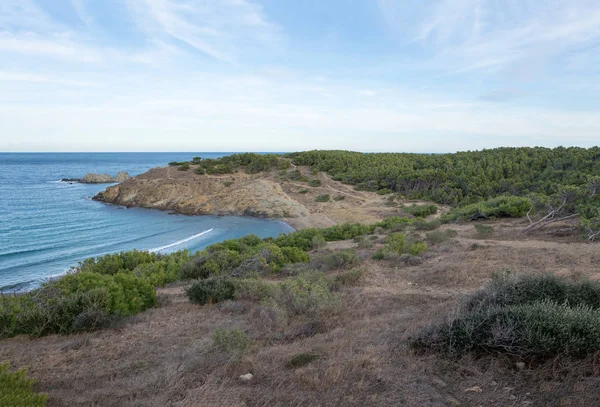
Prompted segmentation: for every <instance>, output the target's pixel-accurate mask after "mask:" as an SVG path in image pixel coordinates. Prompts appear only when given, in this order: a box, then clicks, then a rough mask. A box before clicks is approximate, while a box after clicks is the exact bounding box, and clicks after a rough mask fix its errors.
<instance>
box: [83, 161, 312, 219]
mask: <svg viewBox="0 0 600 407" xmlns="http://www.w3.org/2000/svg"><path fill="white" fill-rule="evenodd" d="M94 199H95V200H97V201H102V202H107V203H112V204H119V205H124V206H128V207H133V206H139V207H143V208H153V209H161V210H169V211H175V212H178V213H183V214H188V215H246V216H255V217H264V218H296V217H303V216H307V215H308V210H307V209H306V207H305V206H303V205H302V204H300V203H299V202H297V201H295V200H293V199H292V198H290V197H289V196H288V195H287V194H286V193H285V192H284V191H283V190H282V188H281V185H280V184H278V183H276V182H273V181H271V180H268V179H263V178H260V177H257V176H249V175H247V174H235V175H231V176H221V177H219V176H206V175H197V174H194V173H193V172H192V171H178V170H177V169H175V168H172V167H167V168H154V169H152V170H150V171H148V172H147V173H145V174H142V175H139V176H137V177H135V178H132V179H130V180H126V181H123V182H121V183H120V184H119V185H115V186H112V187H109V188H107V189H106V191H104V192H101V193H99V194H98V195H96V196H95V197H94Z"/></svg>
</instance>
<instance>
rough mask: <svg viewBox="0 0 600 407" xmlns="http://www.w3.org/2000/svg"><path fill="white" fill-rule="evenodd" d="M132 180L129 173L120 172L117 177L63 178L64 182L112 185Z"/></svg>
mask: <svg viewBox="0 0 600 407" xmlns="http://www.w3.org/2000/svg"><path fill="white" fill-rule="evenodd" d="M129 179H131V175H129V173H127V172H119V173H118V174H117V176H116V177H112V176H111V175H110V174H86V175H85V176H84V177H83V178H63V179H62V180H61V181H63V182H79V183H81V184H112V183H115V182H123V181H127V180H129Z"/></svg>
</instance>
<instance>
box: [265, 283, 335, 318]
mask: <svg viewBox="0 0 600 407" xmlns="http://www.w3.org/2000/svg"><path fill="white" fill-rule="evenodd" d="M275 301H276V303H277V305H278V306H280V307H281V308H283V309H285V310H286V311H287V312H288V313H289V314H291V315H296V314H303V315H309V316H314V315H316V314H319V313H321V312H323V311H325V310H327V309H330V308H331V307H332V306H334V305H336V298H335V297H334V295H333V294H332V293H331V290H330V288H329V284H328V281H327V279H326V278H325V276H324V275H323V274H322V273H314V272H313V273H303V274H300V275H299V276H297V277H294V278H290V279H287V280H285V281H283V282H282V283H281V284H280V290H279V294H278V296H277V298H276V299H275Z"/></svg>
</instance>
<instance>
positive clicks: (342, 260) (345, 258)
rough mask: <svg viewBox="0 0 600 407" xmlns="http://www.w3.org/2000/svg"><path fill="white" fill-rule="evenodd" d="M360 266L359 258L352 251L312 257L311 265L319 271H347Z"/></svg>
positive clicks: (346, 250) (344, 250)
mask: <svg viewBox="0 0 600 407" xmlns="http://www.w3.org/2000/svg"><path fill="white" fill-rule="evenodd" d="M358 264H360V257H359V256H358V254H357V253H356V251H354V250H352V249H343V250H339V251H337V252H333V253H324V254H320V255H316V256H313V258H312V259H311V265H312V266H313V267H315V268H318V269H321V270H333V269H349V268H352V267H354V266H356V265H358Z"/></svg>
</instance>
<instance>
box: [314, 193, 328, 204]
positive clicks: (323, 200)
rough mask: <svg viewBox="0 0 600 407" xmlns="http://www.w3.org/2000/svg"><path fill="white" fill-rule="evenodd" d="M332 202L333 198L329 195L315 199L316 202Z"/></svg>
mask: <svg viewBox="0 0 600 407" xmlns="http://www.w3.org/2000/svg"><path fill="white" fill-rule="evenodd" d="M330 200H331V197H330V196H329V194H325V195H319V196H318V197H316V198H315V202H329V201H330Z"/></svg>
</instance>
